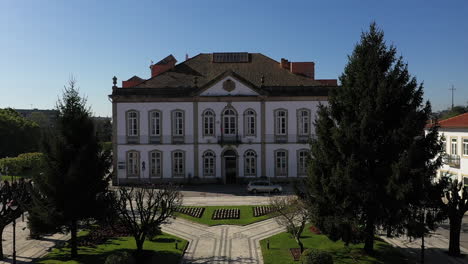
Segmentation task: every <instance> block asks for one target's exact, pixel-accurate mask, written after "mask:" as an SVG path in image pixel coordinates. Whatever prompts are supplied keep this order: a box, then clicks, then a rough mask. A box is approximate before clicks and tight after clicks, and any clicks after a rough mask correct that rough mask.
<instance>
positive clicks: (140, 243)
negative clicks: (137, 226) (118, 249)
mask: <svg viewBox="0 0 468 264" xmlns="http://www.w3.org/2000/svg"><path fill="white" fill-rule="evenodd" d="M135 242H136V246H137V255H140V254H141V252H142V251H143V243H144V242H145V237H143V238H136V237H135Z"/></svg>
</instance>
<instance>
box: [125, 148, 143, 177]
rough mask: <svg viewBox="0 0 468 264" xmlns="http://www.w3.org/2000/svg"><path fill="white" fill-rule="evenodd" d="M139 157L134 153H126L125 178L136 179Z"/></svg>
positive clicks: (138, 169) (138, 171)
mask: <svg viewBox="0 0 468 264" xmlns="http://www.w3.org/2000/svg"><path fill="white" fill-rule="evenodd" d="M139 164H140V155H139V153H138V152H136V151H129V152H128V153H127V176H128V177H137V176H139V174H140V166H139Z"/></svg>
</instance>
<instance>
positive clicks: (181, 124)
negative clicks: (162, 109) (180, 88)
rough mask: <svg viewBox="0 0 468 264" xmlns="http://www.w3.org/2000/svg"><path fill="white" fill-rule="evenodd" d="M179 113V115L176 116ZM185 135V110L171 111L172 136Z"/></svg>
mask: <svg viewBox="0 0 468 264" xmlns="http://www.w3.org/2000/svg"><path fill="white" fill-rule="evenodd" d="M178 114H180V116H178ZM184 135H185V111H184V110H180V109H177V110H173V111H172V136H176V137H182V136H184Z"/></svg>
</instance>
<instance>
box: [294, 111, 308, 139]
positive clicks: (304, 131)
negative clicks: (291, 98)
mask: <svg viewBox="0 0 468 264" xmlns="http://www.w3.org/2000/svg"><path fill="white" fill-rule="evenodd" d="M297 125H298V127H297V132H298V134H299V135H300V136H308V135H309V134H310V111H309V110H308V109H299V110H297Z"/></svg>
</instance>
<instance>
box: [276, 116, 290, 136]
mask: <svg viewBox="0 0 468 264" xmlns="http://www.w3.org/2000/svg"><path fill="white" fill-rule="evenodd" d="M280 114H281V115H280ZM275 135H277V136H287V135H288V110H286V109H276V110H275Z"/></svg>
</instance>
